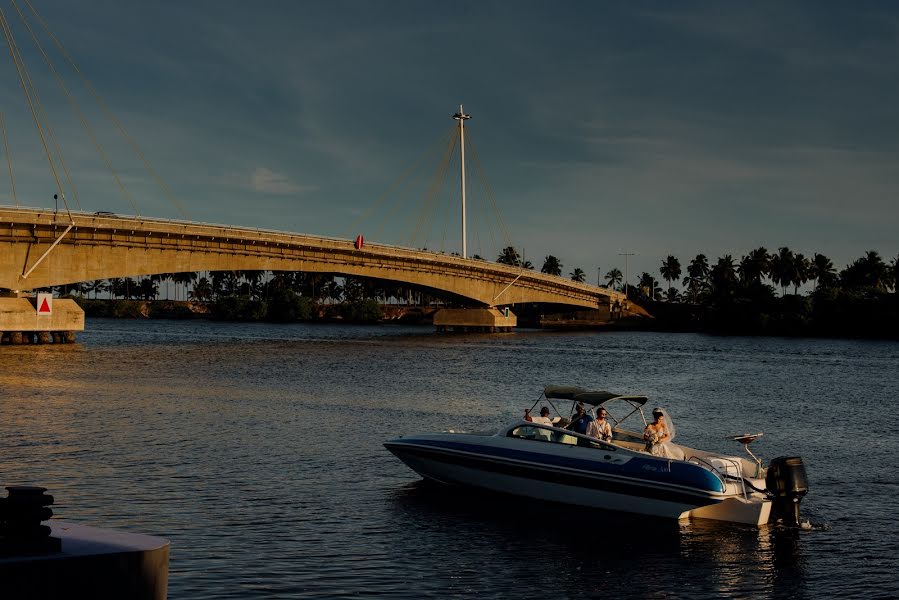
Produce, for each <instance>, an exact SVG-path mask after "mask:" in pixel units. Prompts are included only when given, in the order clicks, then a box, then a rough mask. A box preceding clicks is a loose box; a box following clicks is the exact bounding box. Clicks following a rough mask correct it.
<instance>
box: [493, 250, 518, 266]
mask: <svg viewBox="0 0 899 600" xmlns="http://www.w3.org/2000/svg"><path fill="white" fill-rule="evenodd" d="M496 262H498V263H499V264H501V265H512V266H513V267H520V266H521V255H520V254H518V250H516V249H515V247H514V246H506V247H505V248H503V251H502V252H501V253H500V255H499V256H498V257H497V258H496Z"/></svg>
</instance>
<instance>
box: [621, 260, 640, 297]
mask: <svg viewBox="0 0 899 600" xmlns="http://www.w3.org/2000/svg"><path fill="white" fill-rule="evenodd" d="M634 254H636V253H635V252H619V253H618V256H623V257H624V297H625V298H627V297H628V296H627V277H628V274H627V257H628V256H633V255H634Z"/></svg>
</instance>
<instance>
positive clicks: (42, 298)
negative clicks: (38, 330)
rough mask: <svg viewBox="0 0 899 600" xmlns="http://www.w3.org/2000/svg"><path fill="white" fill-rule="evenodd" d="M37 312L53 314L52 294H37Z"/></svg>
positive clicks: (39, 313)
mask: <svg viewBox="0 0 899 600" xmlns="http://www.w3.org/2000/svg"><path fill="white" fill-rule="evenodd" d="M37 314H38V315H52V314H53V294H45V293H40V294H38V295H37Z"/></svg>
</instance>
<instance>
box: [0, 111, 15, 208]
mask: <svg viewBox="0 0 899 600" xmlns="http://www.w3.org/2000/svg"><path fill="white" fill-rule="evenodd" d="M0 129H2V130H3V147H4V148H5V149H6V166H7V167H9V181H10V183H11V184H12V198H13V200H14V201H15V203H16V208H19V197H18V196H17V195H16V177H15V175H14V174H13V170H12V154H11V153H10V151H9V140H7V138H6V121H4V119H3V113H2V112H0Z"/></svg>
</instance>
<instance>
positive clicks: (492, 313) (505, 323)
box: [434, 307, 518, 333]
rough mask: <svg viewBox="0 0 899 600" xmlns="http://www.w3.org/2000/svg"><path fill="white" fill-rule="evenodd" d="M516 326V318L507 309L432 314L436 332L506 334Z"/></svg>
mask: <svg viewBox="0 0 899 600" xmlns="http://www.w3.org/2000/svg"><path fill="white" fill-rule="evenodd" d="M517 325H518V317H516V316H515V314H514V313H513V312H512V311H510V310H509V309H505V310H500V309H498V308H492V307H491V308H443V309H441V310H438V311H437V312H436V313H434V326H435V327H437V331H438V332H441V333H442V332H446V331H456V332H480V333H507V332H509V331H512V328H513V327H515V326H517Z"/></svg>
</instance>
